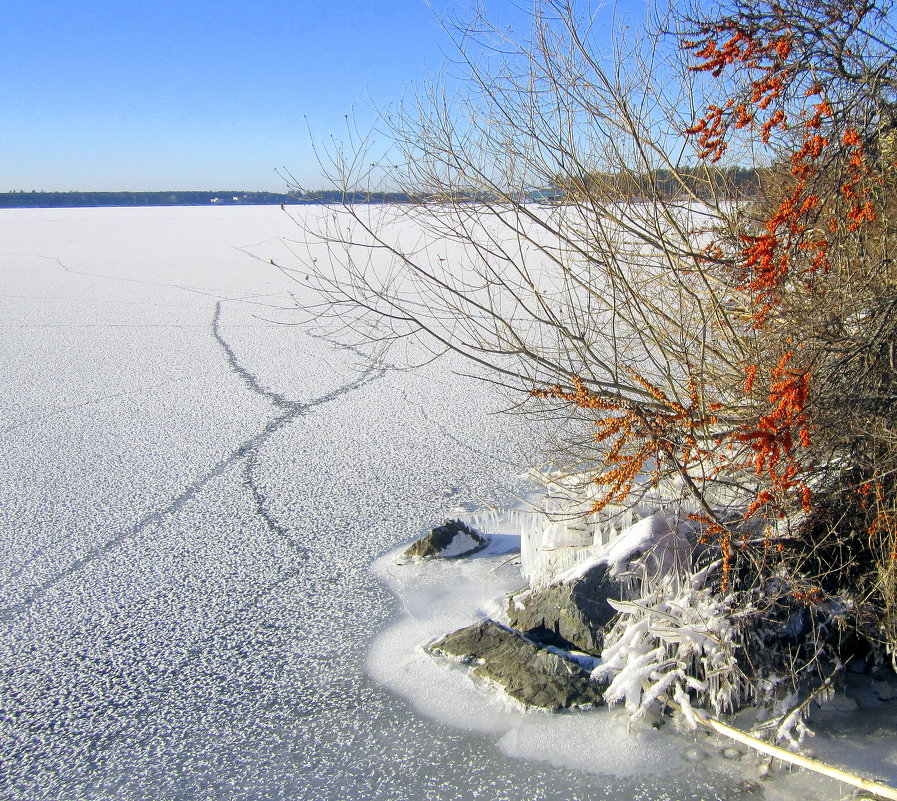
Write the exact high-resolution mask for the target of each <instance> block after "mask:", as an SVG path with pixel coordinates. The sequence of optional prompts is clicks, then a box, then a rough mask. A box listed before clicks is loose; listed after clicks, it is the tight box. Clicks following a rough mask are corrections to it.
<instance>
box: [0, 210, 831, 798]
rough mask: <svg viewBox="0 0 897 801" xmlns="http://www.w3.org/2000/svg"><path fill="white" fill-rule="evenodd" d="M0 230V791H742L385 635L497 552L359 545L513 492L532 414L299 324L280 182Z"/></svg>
mask: <svg viewBox="0 0 897 801" xmlns="http://www.w3.org/2000/svg"><path fill="white" fill-rule="evenodd" d="M303 213H305V212H303ZM308 213H312V212H308ZM0 233H2V238H0V242H2V245H0V251H2V252H0V309H2V312H0V326H2V328H3V333H4V336H3V337H2V338H0V354H2V360H3V365H4V369H3V372H2V377H0V381H2V391H0V412H2V417H0V440H2V441H0V492H2V508H0V553H2V559H0V674H2V683H0V798H2V799H4V801H6V800H7V799H8V800H9V801H43V800H46V801H78V800H79V799H90V801H106V800H107V799H108V800H109V801H111V800H112V799H115V800H116V801H129V800H133V801H144V800H145V801H160V800H162V799H164V800H165V801H188V800H189V801H193V800H194V799H303V801H313V800H314V799H346V798H359V799H415V800H417V799H421V800H423V799H439V801H451V800H453V799H458V800H459V801H460V799H469V798H483V799H495V800H496V801H498V800H499V799H514V800H515V801H518V800H520V799H527V800H529V799H575V798H587V797H588V798H594V799H600V798H609V799H658V800H660V799H681V800H682V801H685V799H698V798H714V799H723V798H733V799H734V798H741V797H749V796H750V793H749V792H748V791H746V790H744V789H743V788H740V787H739V786H738V783H737V780H736V778H735V775H736V774H734V773H720V772H718V771H717V770H716V768H714V769H712V770H708V769H707V768H706V766H705V765H704V764H703V763H698V764H694V763H692V762H689V761H688V760H682V759H679V758H678V756H677V755H675V754H674V753H673V751H672V750H671V749H670V747H669V745H668V744H665V743H663V742H661V738H662V734H658V733H656V732H653V731H647V732H645V733H642V734H636V735H634V736H633V737H630V738H629V739H627V735H626V734H625V726H622V728H621V724H620V722H619V719H618V718H608V719H607V721H606V722H605V723H602V724H600V725H601V726H604V727H605V728H604V729H601V728H600V726H599V728H598V729H594V728H593V729H588V728H585V729H584V728H582V727H581V726H580V725H579V724H578V723H577V718H575V717H574V716H561V717H558V718H556V719H550V718H548V717H547V716H522V717H521V716H520V715H519V713H513V714H516V715H517V717H516V718H514V720H515V721H516V722H515V723H513V725H511V726H508V725H507V720H508V719H509V718H508V717H507V716H508V715H509V714H512V713H510V712H509V711H508V710H506V709H502V708H500V707H493V702H492V701H490V700H488V699H484V698H483V697H482V696H477V697H476V699H475V701H474V702H470V700H469V699H470V698H471V696H470V688H469V687H466V685H465V687H464V688H463V692H462V688H461V687H460V685H459V684H458V675H459V674H452V673H451V671H446V670H443V669H441V668H438V667H436V666H435V665H434V664H430V663H427V665H426V670H423V672H421V670H422V668H421V665H420V664H419V663H420V656H419V654H418V652H417V651H415V649H414V648H412V647H410V645H409V647H407V648H405V647H404V646H401V647H399V646H396V643H397V642H399V641H402V642H405V643H406V644H408V643H410V642H411V640H412V639H413V638H414V637H417V636H418V635H419V633H420V630H421V626H423V627H424V628H426V627H429V628H428V629H427V631H430V630H433V633H434V636H435V634H438V633H444V629H442V626H443V625H445V626H449V625H451V623H453V622H454V620H455V618H453V617H452V615H453V614H455V613H457V614H456V618H457V619H459V620H460V618H461V617H464V616H466V615H469V613H470V612H469V610H467V611H464V610H461V609H460V607H458V608H455V607H453V606H452V602H451V600H450V597H449V595H448V594H447V589H446V587H445V586H444V585H443V584H441V583H440V582H441V579H442V578H448V577H449V576H451V578H452V583H453V585H454V589H458V587H459V586H461V585H463V586H464V587H466V588H467V589H466V591H465V593H464V594H465V596H466V597H471V596H474V597H477V598H479V599H480V601H478V603H479V605H480V606H482V607H483V608H484V609H485V607H486V605H487V602H488V601H489V599H490V598H492V597H493V586H492V584H490V583H489V582H487V581H485V580H484V577H483V576H482V575H480V574H477V573H476V569H477V566H478V565H480V566H482V565H486V564H488V561H487V560H486V559H482V560H474V561H473V562H471V563H469V564H468V563H465V562H463V561H462V562H445V563H442V564H440V565H439V566H438V567H436V568H435V569H434V568H433V566H427V567H426V568H424V567H423V566H411V567H410V568H409V569H410V570H412V571H420V575H421V583H420V585H419V588H418V589H417V590H416V591H415V593H416V594H414V595H412V596H403V597H401V598H399V600H398V601H397V600H396V598H395V597H394V595H393V594H392V593H391V592H390V591H389V590H388V589H387V587H386V586H385V585H384V584H383V583H382V582H381V579H380V578H378V577H377V576H376V575H375V574H374V573H373V572H372V571H371V570H370V565H371V562H372V561H373V559H374V558H375V557H376V556H377V555H378V554H381V553H383V552H384V551H387V550H389V549H391V548H394V547H395V546H396V545H397V544H399V543H401V542H404V541H407V540H409V539H411V538H413V537H416V536H419V535H420V534H422V533H423V532H424V531H425V530H426V529H427V528H428V527H429V526H431V525H433V524H434V523H438V522H441V521H442V519H443V518H445V517H449V516H452V514H453V513H457V512H458V511H459V510H460V511H462V512H464V511H467V512H471V511H473V510H474V509H476V508H479V507H480V506H481V505H482V504H483V503H485V502H489V503H495V504H501V503H503V502H505V501H507V500H508V495H507V494H506V491H505V489H504V488H511V489H513V488H514V487H515V485H516V482H517V480H518V476H519V475H520V474H521V472H522V470H523V469H524V467H525V465H523V464H521V463H520V461H519V460H517V459H516V458H515V457H513V456H510V455H511V454H514V453H515V452H516V450H517V446H518V445H519V444H521V440H522V438H523V435H522V433H521V431H520V429H519V428H518V426H517V424H516V422H515V420H514V418H513V417H508V416H502V415H495V414H492V412H494V411H496V410H498V409H500V408H501V407H502V405H503V400H502V399H501V398H499V397H497V396H495V395H493V394H492V393H491V392H490V391H489V390H488V389H487V388H486V387H485V386H484V385H481V384H476V383H474V382H472V381H471V380H469V379H465V378H461V377H458V376H455V375H453V374H452V373H451V371H450V367H451V365H450V364H449V363H446V362H436V363H433V364H431V365H428V366H427V367H425V368H422V369H420V370H416V371H404V370H399V369H390V368H383V369H374V368H370V367H366V366H364V365H362V364H360V363H359V362H358V360H357V358H356V357H355V356H354V355H353V354H352V353H350V352H347V351H340V350H335V349H333V348H332V347H330V346H329V345H327V344H326V343H325V342H323V341H322V340H321V339H319V338H317V337H315V336H313V335H312V332H310V331H309V330H308V329H307V328H306V327H304V326H303V325H296V322H297V320H298V319H299V316H298V315H297V314H296V312H295V305H294V304H295V303H298V304H299V305H300V306H302V305H304V304H305V303H306V302H307V300H308V299H307V298H306V296H304V295H303V293H302V289H301V285H299V284H296V283H295V282H293V281H290V280H289V279H288V278H287V277H286V276H284V275H283V274H281V273H280V272H279V271H277V270H276V269H275V268H273V267H272V266H270V265H269V264H267V263H266V261H267V259H269V258H273V259H275V260H277V259H292V258H294V257H293V256H292V255H291V254H290V253H289V249H288V245H287V244H285V243H284V242H283V241H282V240H281V236H287V237H289V236H290V235H291V234H292V233H293V231H292V228H291V223H290V221H289V219H288V217H287V216H286V215H284V214H283V213H282V212H281V211H280V210H279V209H278V208H277V207H246V208H241V207H235V208H147V209H74V210H71V209H59V210H47V209H35V210H4V211H2V212H0ZM249 253H251V254H253V255H254V256H256V257H257V258H255V259H253V258H251V257H250V256H249V255H248V254H249ZM448 570H460V571H462V573H460V574H459V573H452V574H449V573H448V572H445V573H443V572H440V571H448ZM465 570H468V571H473V572H471V573H470V574H469V575H466V574H464V573H463V571H465ZM489 572H490V574H491V568H490V571H489ZM491 575H500V571H499V573H497V574H491ZM458 576H462V578H457V577H458ZM465 576H466V577H465ZM423 596H429V603H424V601H425V600H426V598H424V597H423ZM403 604H404V606H403ZM440 604H443V605H444V607H445V608H444V610H443V611H444V615H443V618H442V619H440V620H439V621H438V627H439V628H440V629H441V630H440V631H436V630H435V629H436V628H437V626H436V624H434V623H433V621H432V620H430V619H429V617H428V616H429V614H430V612H429V611H427V610H432V609H433V608H439V607H440ZM453 609H455V612H453ZM415 617H418V618H419V619H420V620H419V621H418V624H413V621H414V619H415ZM409 620H410V621H412V623H409ZM462 622H464V621H462ZM390 623H392V624H393V628H391V629H389V630H388V633H387V634H381V632H383V631H384V630H387V628H388V626H389V624H390ZM415 625H416V628H415ZM403 627H405V628H403ZM403 631H404V632H405V633H404V634H402V632H403ZM389 632H391V633H389ZM399 634H401V636H399ZM377 635H380V636H379V637H378V638H377V639H376V640H375V639H374V638H375V637H377ZM393 635H395V636H393ZM403 638H404V639H403ZM372 643H373V645H372ZM389 643H392V645H389ZM415 647H416V646H415ZM372 648H373V650H372V651H371V653H372V656H371V659H370V661H369V662H368V661H367V657H368V653H369V651H370V650H371V649H372ZM378 655H379V656H378ZM366 664H367V665H368V669H369V670H370V671H371V672H372V673H373V674H374V677H373V678H372V677H371V676H370V675H368V674H367V673H366V668H365V666H366ZM416 671H417V673H415V672H416ZM402 674H415V675H420V676H422V677H423V679H424V680H425V681H428V682H429V681H433V684H432V686H430V685H424V686H422V687H419V688H418V689H419V690H420V693H418V694H416V695H415V698H414V700H410V699H409V698H408V697H406V695H404V694H402V693H403V692H404V690H402V688H401V687H398V686H396V682H397V681H399V679H398V678H396V677H400V676H401V675H402ZM391 677H392V678H391ZM375 679H376V680H377V681H375ZM378 681H382V682H383V683H384V684H385V686H383V684H379V683H378ZM455 689H457V695H454V696H451V697H450V696H449V695H448V694H447V693H449V692H452V693H454V691H455ZM464 693H467V694H466V695H465V694H464ZM452 707H453V709H451V708H452ZM446 708H450V709H449V712H453V713H454V714H448V713H447V712H446ZM493 708H494V712H488V710H492V709H493ZM458 713H461V714H464V715H469V716H470V717H471V719H472V721H473V720H475V721H477V722H476V724H475V728H477V729H478V730H477V731H470V730H467V729H464V728H463V727H461V725H460V724H461V721H459V719H458ZM496 720H497V721H499V722H498V724H495V721H496ZM608 721H609V722H608ZM496 725H498V726H499V728H498V729H496V728H495V726H496ZM602 731H603V732H604V734H603V735H602V734H601V732H602ZM496 732H498V733H499V736H498V738H497V739H498V743H497V744H496V736H495V735H496ZM587 732H591V733H587ZM558 741H565V742H567V743H574V744H576V743H578V745H577V746H576V747H577V748H578V750H577V751H576V753H577V754H578V755H579V756H577V757H575V758H565V757H562V756H558V755H557V754H559V752H558V751H557V749H556V748H555V745H556V743H557V742H558ZM607 749H611V753H614V754H617V755H618V756H617V757H615V758H613V759H610V758H608V757H607V756H600V755H601V754H602V753H603V752H604V751H607ZM639 749H641V750H639ZM521 756H523V757H532V758H533V759H532V760H529V761H523V760H521V759H520V758H519V757H521ZM652 761H654V762H655V763H656V767H658V768H663V769H665V770H666V772H665V773H663V774H662V775H660V776H658V775H645V774H644V772H643V771H642V770H641V767H642V766H644V765H645V764H646V763H649V762H652ZM611 763H613V764H611ZM680 763H681V764H680ZM612 767H613V768H616V769H615V770H611V768H612ZM604 768H607V770H606V771H605V772H604V773H603V774H598V773H591V772H588V770H595V769H599V770H603V769H604ZM667 769H668V770H667ZM826 787H827V790H828V796H826V795H824V794H820V795H818V796H817V797H819V798H823V797H834V796H833V795H832V790H833V785H831V784H829V785H826ZM803 797H804V798H806V799H808V801H809V799H811V798H812V797H813V796H812V794H804V795H803Z"/></svg>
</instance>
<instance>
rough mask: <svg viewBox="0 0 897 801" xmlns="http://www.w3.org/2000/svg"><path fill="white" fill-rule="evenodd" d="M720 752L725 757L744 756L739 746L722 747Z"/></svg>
mask: <svg viewBox="0 0 897 801" xmlns="http://www.w3.org/2000/svg"><path fill="white" fill-rule="evenodd" d="M720 754H722V756H723V758H724V759H741V757H742V756H744V754H743V752H742V751H739V750H738V749H737V748H733V747H732V746H728V747H727V748H723V749H721V750H720Z"/></svg>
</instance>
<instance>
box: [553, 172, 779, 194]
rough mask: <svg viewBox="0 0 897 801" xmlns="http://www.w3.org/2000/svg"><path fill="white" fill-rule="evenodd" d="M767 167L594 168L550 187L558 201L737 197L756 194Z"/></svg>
mask: <svg viewBox="0 0 897 801" xmlns="http://www.w3.org/2000/svg"><path fill="white" fill-rule="evenodd" d="M770 172H771V171H770V170H767V169H755V168H752V167H751V168H749V167H713V166H709V165H701V166H698V167H680V168H678V169H676V170H675V171H673V170H653V171H650V172H644V173H632V172H620V173H605V172H594V173H585V174H582V175H558V176H557V177H556V178H555V179H554V180H553V181H552V182H551V183H552V185H551V188H550V189H547V190H542V191H543V194H545V193H552V194H553V195H554V197H553V199H554V200H556V201H559V202H564V201H574V202H575V201H576V200H577V199H579V198H588V197H590V196H594V197H599V198H602V199H607V198H613V197H620V198H623V199H628V200H639V199H644V200H648V199H652V198H672V197H681V196H694V197H698V198H703V199H709V198H711V197H712V198H716V199H728V200H740V199H744V198H748V197H752V196H754V195H756V194H757V193H758V192H759V191H760V188H761V186H762V183H763V181H764V180H765V179H766V178H767V177H768V173H770Z"/></svg>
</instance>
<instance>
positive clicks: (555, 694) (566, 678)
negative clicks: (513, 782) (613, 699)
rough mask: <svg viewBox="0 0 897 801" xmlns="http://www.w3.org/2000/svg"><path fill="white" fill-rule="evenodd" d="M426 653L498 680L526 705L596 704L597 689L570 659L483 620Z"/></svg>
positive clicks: (565, 706) (563, 706)
mask: <svg viewBox="0 0 897 801" xmlns="http://www.w3.org/2000/svg"><path fill="white" fill-rule="evenodd" d="M426 650H427V652H428V653H430V654H434V655H436V656H442V657H446V658H448V659H452V660H454V661H458V662H462V663H463V664H467V665H475V666H476V667H474V669H473V674H474V675H475V676H478V677H479V678H482V679H486V680H487V681H490V682H494V683H495V684H498V685H499V686H500V687H501V688H502V689H503V690H504V691H505V692H506V693H507V694H508V695H509V696H510V697H511V698H513V699H515V700H516V701H519V702H520V703H522V704H525V705H527V706H533V707H539V708H541V709H548V710H551V711H554V712H556V711H559V710H561V709H568V708H570V707H581V706H594V705H597V704H600V703H601V700H602V696H601V689H600V688H599V687H598V685H597V684H596V683H595V682H593V681H592V680H591V679H590V678H589V674H588V672H587V671H585V670H583V669H582V668H581V667H580V666H579V665H578V664H576V662H574V661H572V660H570V659H566V658H565V657H563V656H560V655H559V654H556V653H553V652H552V651H549V650H548V649H546V648H542V647H541V646H539V645H536V644H534V643H532V642H529V641H528V640H526V639H524V638H523V637H521V636H520V634H518V633H517V632H516V631H512V630H511V629H508V628H505V627H504V626H501V625H499V624H498V623H496V622H495V621H494V620H484V621H481V622H480V623H474V624H473V625H472V626H467V627H466V628H463V629H459V630H458V631H456V632H453V633H452V634H449V635H447V636H445V637H443V638H442V639H440V640H437V641H436V642H434V643H431V644H430V645H428V646H427V647H426Z"/></svg>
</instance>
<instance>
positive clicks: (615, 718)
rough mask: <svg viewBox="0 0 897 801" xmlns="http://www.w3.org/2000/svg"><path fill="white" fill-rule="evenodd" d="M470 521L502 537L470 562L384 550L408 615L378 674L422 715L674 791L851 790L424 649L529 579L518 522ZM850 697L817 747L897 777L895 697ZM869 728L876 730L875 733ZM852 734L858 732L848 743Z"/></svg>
mask: <svg viewBox="0 0 897 801" xmlns="http://www.w3.org/2000/svg"><path fill="white" fill-rule="evenodd" d="M459 516H460V517H461V518H462V519H463V520H464V521H465V522H468V523H470V524H471V525H473V526H474V527H477V528H479V529H480V530H481V531H483V532H484V533H488V534H491V535H492V536H491V538H490V543H489V546H488V547H487V548H486V549H485V550H484V551H482V552H480V553H479V554H476V555H474V556H472V557H469V558H467V559H461V560H444V561H443V560H433V561H429V562H419V561H414V562H406V561H404V560H402V559H401V558H400V557H401V553H402V550H403V547H402V548H396V549H392V550H390V551H388V552H387V553H385V554H383V555H382V556H380V557H379V558H378V559H377V560H376V562H375V563H374V565H373V567H372V570H373V572H374V574H375V575H376V576H377V577H378V578H379V579H380V580H381V581H382V582H384V584H386V586H388V587H389V589H390V591H391V592H392V593H393V594H394V595H395V596H396V597H397V599H398V600H399V605H400V609H401V612H400V615H399V617H398V618H397V619H395V620H393V621H392V623H391V624H390V626H389V627H388V628H387V629H386V630H385V631H383V632H382V633H381V634H380V635H379V636H378V637H377V638H376V639H375V640H374V642H373V644H372V646H371V650H370V652H369V654H368V660H367V672H368V674H369V675H370V676H371V677H372V678H373V679H374V680H375V681H377V682H378V683H379V684H381V685H383V686H385V687H386V688H388V689H389V690H390V691H391V692H394V693H396V694H397V695H400V696H402V697H404V698H405V699H407V701H408V702H410V703H411V704H412V705H413V706H414V708H415V709H416V710H417V711H418V712H419V713H421V714H424V715H426V716H428V717H431V718H433V719H435V720H437V721H439V722H441V723H444V724H447V725H449V726H452V727H456V728H460V729H463V730H466V731H471V732H476V733H478V734H481V735H484V736H485V737H486V739H487V741H488V742H490V743H491V744H492V747H494V748H497V749H498V750H500V751H501V752H503V753H505V754H507V755H509V756H512V757H515V758H519V759H524V760H533V761H541V762H547V763H549V764H551V765H552V766H554V767H562V768H570V769H575V770H582V771H586V772H589V773H594V774H598V775H602V776H612V777H619V778H632V777H639V778H641V779H643V780H645V779H646V780H647V781H648V782H652V781H657V782H658V783H661V782H662V783H663V784H664V785H665V786H676V785H679V784H680V782H681V783H683V785H686V784H688V783H689V782H690V781H693V780H695V779H696V778H697V777H698V776H700V777H701V779H703V780H704V781H708V782H710V783H711V784H717V783H718V784H720V785H722V786H725V787H728V789H729V790H730V791H733V792H739V791H746V792H749V793H762V797H763V798H765V799H767V801H791V800H793V799H796V798H800V799H802V800H803V801H813V800H815V799H818V801H823V800H824V799H833V798H840V797H847V796H849V795H850V791H851V788H850V787H848V786H847V785H843V784H839V783H838V782H835V781H833V780H830V779H826V778H823V777H820V776H817V775H814V774H810V773H808V772H805V771H791V770H790V769H787V768H784V767H783V768H780V769H778V770H776V771H775V772H774V774H773V775H772V776H771V777H770V778H768V779H763V780H761V779H760V775H761V772H762V771H761V763H762V760H761V758H759V757H758V756H757V755H755V754H754V753H753V752H749V749H747V748H745V747H744V746H740V745H737V744H735V743H733V742H732V741H731V740H728V739H726V738H722V737H719V736H718V735H711V734H709V733H706V732H704V731H698V732H689V731H685V730H678V729H677V726H676V725H675V724H673V723H672V722H669V721H667V722H666V723H665V724H664V725H662V726H661V727H660V728H659V729H658V728H654V727H652V726H651V725H648V724H647V723H643V724H637V725H636V726H634V727H632V728H630V727H629V726H628V721H627V716H626V713H625V711H624V710H622V709H621V708H610V709H609V708H607V707H602V708H600V709H596V710H589V711H587V712H566V713H560V714H551V713H547V712H539V711H532V710H523V709H521V708H520V707H519V706H518V705H517V704H515V703H514V702H513V701H511V700H510V699H508V698H506V697H504V696H503V694H502V693H501V691H500V690H498V689H495V688H492V687H489V686H486V685H485V684H483V683H482V682H475V681H472V680H471V678H470V677H469V675H468V671H467V669H466V668H464V667H463V666H455V665H451V664H449V663H445V662H443V661H441V660H436V659H434V658H433V657H431V656H430V655H428V654H427V653H425V652H424V651H423V650H422V646H423V645H424V644H426V643H428V642H431V641H432V640H434V639H437V638H439V637H441V636H443V635H445V634H447V633H448V632H451V631H454V630H455V629H458V628H461V627H463V626H466V625H469V624H471V623H473V622H476V621H477V620H481V619H483V618H487V617H492V618H494V619H499V620H500V619H501V617H502V605H501V600H502V598H503V597H504V596H505V595H506V594H507V593H509V592H511V591H514V590H517V589H520V588H521V587H522V586H523V585H524V583H525V582H524V580H523V579H522V577H521V576H520V572H519V566H517V565H513V564H510V563H509V562H508V559H509V555H510V554H512V553H513V552H514V551H515V549H517V548H519V536H515V535H514V534H513V533H512V532H513V524H512V523H510V522H509V521H508V519H507V518H505V519H503V518H502V517H501V516H500V515H499V514H497V513H489V514H483V515H479V516H477V515H459ZM849 692H850V695H849V696H848V697H845V696H836V698H835V699H833V701H832V702H831V703H830V704H827V705H826V706H824V707H822V708H820V709H818V710H817V711H816V712H815V713H814V715H813V717H812V719H811V727H812V728H813V729H814V730H816V732H817V736H816V738H815V739H813V740H811V741H810V742H809V744H808V748H807V749H806V750H807V751H808V752H809V753H810V754H811V755H813V756H815V757H816V758H817V759H822V760H823V761H827V762H830V763H831V764H836V765H838V766H839V767H842V768H843V769H846V770H852V771H855V772H857V773H860V774H861V775H866V776H869V777H873V776H875V775H877V777H878V778H879V779H884V780H885V781H888V782H890V783H895V781H897V721H895V720H893V714H894V706H895V704H894V703H890V704H884V703H881V702H880V701H878V700H877V699H876V698H875V697H874V696H873V695H872V694H871V692H869V691H868V686H866V685H864V684H863V683H861V682H856V681H853V682H851V686H850V688H849ZM858 701H859V703H858ZM655 723H656V721H655ZM859 727H865V729H866V733H865V735H863V734H860V733H859V731H860V730H861V729H859ZM845 731H850V732H852V733H854V737H853V738H851V739H849V740H846V738H845V734H844V732H845Z"/></svg>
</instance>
